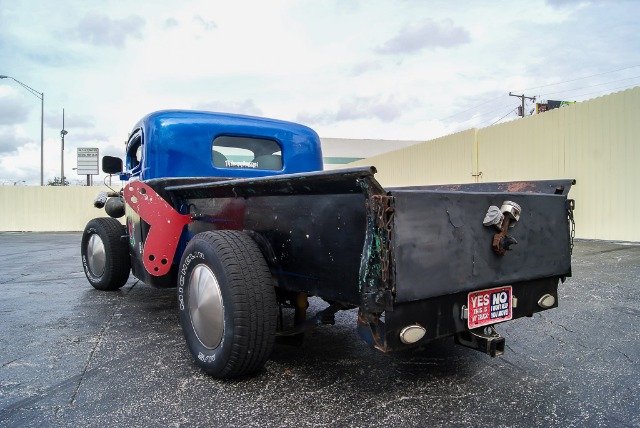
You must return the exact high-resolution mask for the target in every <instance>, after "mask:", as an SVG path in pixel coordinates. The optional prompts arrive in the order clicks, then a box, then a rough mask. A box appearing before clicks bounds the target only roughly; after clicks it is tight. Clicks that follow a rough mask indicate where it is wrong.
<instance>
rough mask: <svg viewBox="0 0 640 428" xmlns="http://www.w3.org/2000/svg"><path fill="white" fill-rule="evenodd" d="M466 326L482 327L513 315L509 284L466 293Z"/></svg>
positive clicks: (508, 318) (506, 319)
mask: <svg viewBox="0 0 640 428" xmlns="http://www.w3.org/2000/svg"><path fill="white" fill-rule="evenodd" d="M467 307H468V308H469V312H468V318H467V326H468V327H469V328H470V329H473V328H478V327H484V326H487V325H491V324H495V323H498V322H502V321H508V320H510V319H511V318H512V317H513V293H512V288H511V286H510V285H507V286H503V287H495V288H488V289H486V290H479V291H472V292H471V293H469V294H468V295H467Z"/></svg>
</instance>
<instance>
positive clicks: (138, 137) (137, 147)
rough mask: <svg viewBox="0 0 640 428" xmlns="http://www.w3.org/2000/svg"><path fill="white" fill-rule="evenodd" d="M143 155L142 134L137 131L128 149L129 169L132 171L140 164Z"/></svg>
mask: <svg viewBox="0 0 640 428" xmlns="http://www.w3.org/2000/svg"><path fill="white" fill-rule="evenodd" d="M141 156H142V134H141V133H140V132H138V133H136V134H134V135H133V137H131V140H130V143H129V149H128V150H127V170H128V171H132V170H133V169H135V168H136V167H137V166H138V165H140V160H141V159H140V157H141Z"/></svg>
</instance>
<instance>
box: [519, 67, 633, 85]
mask: <svg viewBox="0 0 640 428" xmlns="http://www.w3.org/2000/svg"><path fill="white" fill-rule="evenodd" d="M638 67H640V65H632V66H629V67H625V68H619V69H617V70H611V71H605V72H604V73H598V74H592V75H590V76H584V77H578V78H576V79H571V80H565V81H562V82H557V83H549V84H548V85H542V86H535V87H533V88H527V89H520V90H518V91H517V92H525V91H531V90H533V89H540V88H546V87H548V86H556V85H562V84H564V83H570V82H575V81H577V80H582V79H588V78H590V77H597V76H603V75H605V74H611V73H616V72H618V71H623V70H629V69H631V68H638Z"/></svg>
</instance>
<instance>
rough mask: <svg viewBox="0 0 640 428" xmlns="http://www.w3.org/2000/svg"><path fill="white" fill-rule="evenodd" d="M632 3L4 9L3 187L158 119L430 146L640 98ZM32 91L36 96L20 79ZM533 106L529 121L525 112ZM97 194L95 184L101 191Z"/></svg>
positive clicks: (139, 2)
mask: <svg viewBox="0 0 640 428" xmlns="http://www.w3.org/2000/svg"><path fill="white" fill-rule="evenodd" d="M639 18H640V1H638V0H593V1H578V0H575V1H573V0H528V1H526V2H524V1H513V0H511V1H502V0H496V1H490V2H489V1H484V2H481V1H472V0H460V1H455V0H441V1H440V0H394V1H391V0H387V1H383V0H297V1H296V0H269V1H260V0H254V1H249V0H236V1H219V0H202V1H200V0H181V1H178V0H175V1H170V0H135V1H131V2H125V1H120V0H94V1H86V0H51V1H49V0H0V76H9V77H10V78H5V79H0V185H39V184H40V153H41V144H40V121H41V100H40V98H39V95H38V94H37V93H44V115H43V122H44V144H43V146H44V151H43V155H44V183H45V184H47V182H48V181H50V180H53V179H54V177H60V175H61V138H60V131H61V130H62V119H63V109H64V126H65V130H66V131H67V132H68V134H67V135H66V136H65V146H64V165H65V177H67V179H68V180H69V181H70V182H71V183H72V184H82V183H83V182H85V176H78V175H77V173H76V171H73V170H72V168H74V167H76V165H77V151H76V149H77V148H78V147H92V148H98V149H99V150H100V156H103V155H112V156H121V157H122V156H123V154H124V143H125V141H126V139H127V137H128V135H129V132H130V131H131V129H132V127H133V125H134V124H135V123H136V122H137V121H138V120H139V119H140V118H141V117H143V116H144V115H146V114H148V113H150V112H152V111H156V110H162V109H173V108H178V109H197V110H210V111H221V112H231V113H241V114H248V115H256V116H265V117H272V118H277V119H283V120H289V121H294V122H299V123H303V124H305V125H307V126H310V127H311V128H313V129H315V130H316V131H317V132H318V134H319V135H320V137H330V138H355V139H387V140H428V139H432V138H436V137H440V136H443V135H448V134H452V133H455V132H458V131H462V130H465V129H469V128H473V127H478V128H480V127H485V126H490V125H492V124H496V123H501V122H505V121H508V120H517V119H518V117H517V115H516V112H515V109H516V108H517V106H518V105H519V104H520V100H519V99H518V98H515V97H510V96H509V93H510V92H513V93H514V94H518V95H521V94H524V95H526V96H528V97H533V96H535V97H537V100H538V101H544V100H565V101H578V102H579V101H584V100H587V99H590V98H595V97H598V96H603V95H606V94H608V93H612V92H617V91H620V90H624V89H626V88H631V87H634V86H638V85H640V50H639V47H640V31H638V21H639ZM12 78H13V79H16V80H17V81H19V82H22V83H23V84H25V85H27V86H29V87H31V88H33V89H34V90H35V91H36V94H33V93H30V92H29V91H28V90H27V89H26V88H24V87H23V86H21V85H19V84H18V82H16V81H15V80H13V79H12ZM534 106H535V104H534V103H533V102H531V101H529V102H528V103H527V107H526V109H525V110H526V111H527V114H529V112H530V111H531V110H532V109H533V108H534ZM98 180H100V178H99V177H96V178H94V181H98Z"/></svg>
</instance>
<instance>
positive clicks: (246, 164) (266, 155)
mask: <svg viewBox="0 0 640 428" xmlns="http://www.w3.org/2000/svg"><path fill="white" fill-rule="evenodd" d="M211 148H212V153H211V160H212V162H213V165H214V166H216V167H217V168H230V169H266V170H271V171H279V170H281V169H282V148H281V147H280V144H279V143H278V142H277V141H274V140H269V139H266V138H254V137H239V136H233V135H220V136H218V137H216V138H215V139H214V140H213V143H212V147H211Z"/></svg>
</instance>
